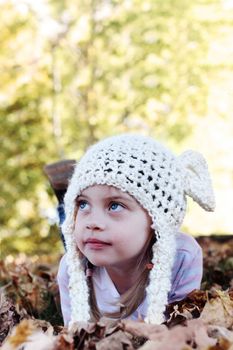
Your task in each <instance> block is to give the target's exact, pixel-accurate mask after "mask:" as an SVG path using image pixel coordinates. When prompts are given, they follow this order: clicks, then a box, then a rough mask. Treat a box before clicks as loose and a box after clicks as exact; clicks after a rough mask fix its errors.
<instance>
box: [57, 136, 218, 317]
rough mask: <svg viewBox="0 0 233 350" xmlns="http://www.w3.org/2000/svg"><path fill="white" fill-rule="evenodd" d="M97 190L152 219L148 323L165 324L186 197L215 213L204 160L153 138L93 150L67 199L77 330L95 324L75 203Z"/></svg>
mask: <svg viewBox="0 0 233 350" xmlns="http://www.w3.org/2000/svg"><path fill="white" fill-rule="evenodd" d="M95 184H99V185H100V184H106V185H111V186H115V187H117V188H119V189H121V190H122V191H126V192H127V193H129V194H130V195H132V196H133V197H134V198H135V199H136V200H137V201H138V202H139V203H140V204H141V205H142V207H143V208H144V209H146V211H147V212H148V214H149V215H150V216H151V218H152V228H153V229H154V232H155V235H156V238H157V240H156V243H155V244H154V245H153V248H152V249H153V259H152V263H153V265H154V266H153V268H152V270H151V271H150V274H149V284H148V286H147V288H146V293H147V298H148V312H147V318H146V321H147V322H150V323H155V324H159V323H162V322H163V321H164V316H163V313H164V311H165V306H166V304H167V296H168V292H169V291H170V289H171V281H170V279H171V270H172V266H173V262H174V257H175V252H176V246H175V238H176V233H177V232H178V229H179V227H180V225H181V223H182V221H183V218H184V214H185V211H186V194H187V195H189V196H190V197H192V198H193V199H194V200H195V201H196V202H197V203H198V204H200V206H201V207H202V208H204V209H205V210H208V211H213V210H214V206H215V201H214V194H213V190H212V185H211V180H210V177H209V173H208V168H207V164H206V161H205V159H204V158H203V156H202V155H201V154H199V153H197V152H194V151H187V152H184V153H183V154H182V155H181V156H179V157H175V156H174V155H173V154H172V153H171V152H170V151H169V150H168V149H166V148H165V147H164V146H162V145H161V144H160V143H158V142H156V141H155V140H153V139H152V138H149V137H144V136H139V135H132V134H124V135H120V136H114V137H110V138H107V139H105V140H103V141H101V142H99V143H97V144H96V145H94V146H92V147H90V148H89V150H88V151H87V152H86V154H85V155H84V156H83V158H82V159H81V160H80V161H79V162H78V164H77V165H76V167H75V170H74V174H73V176H72V178H71V181H70V184H69V186H68V190H67V193H66V195H65V214H66V219H65V221H64V223H63V225H62V231H63V234H64V236H65V241H66V247H67V264H68V273H69V276H70V282H69V291H70V300H71V324H72V323H73V322H76V321H84V322H85V321H88V320H89V319H90V314H91V310H90V306H89V304H88V287H87V282H86V277H85V272H84V269H83V266H82V263H81V261H80V258H79V255H78V253H77V247H76V244H75V240H74V235H73V230H74V220H75V218H74V212H75V199H76V198H77V196H79V195H80V194H81V192H82V191H83V190H84V189H85V188H87V187H89V186H92V185H95Z"/></svg>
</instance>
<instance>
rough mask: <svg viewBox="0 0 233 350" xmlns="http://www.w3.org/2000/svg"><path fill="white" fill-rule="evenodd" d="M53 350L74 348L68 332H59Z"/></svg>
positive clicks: (72, 349)
mask: <svg viewBox="0 0 233 350" xmlns="http://www.w3.org/2000/svg"><path fill="white" fill-rule="evenodd" d="M53 350H74V339H73V337H72V336H71V335H70V334H59V335H58V336H57V338H56V343H55V345H54V349H53Z"/></svg>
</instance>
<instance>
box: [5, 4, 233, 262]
mask: <svg viewBox="0 0 233 350" xmlns="http://www.w3.org/2000/svg"><path fill="white" fill-rule="evenodd" d="M221 6H222V1H220V0H212V1H211V0H194V1H192V2H190V1H188V0H166V1H164V0H156V1H154V0H148V1H141V0H133V1H127V0H119V1H116V0H112V1H107V0H87V1H74V0H69V1H65V0H59V1H55V0H53V1H52V0H51V1H50V2H49V3H46V2H42V1H36V2H33V1H27V2H24V1H10V2H9V1H3V2H1V4H0V10H1V13H2V14H3V16H2V20H1V22H0V31H1V47H0V67H1V68H0V71H1V92H0V118H1V130H2V131H1V155H0V166H1V170H2V171H1V175H0V179H1V184H2V186H1V199H0V220H1V224H2V227H1V237H2V243H1V248H2V249H1V255H2V256H5V255H8V254H10V253H13V254H14V253H18V252H21V251H24V252H26V253H28V254H35V253H38V254H40V253H53V252H55V251H56V252H57V251H58V250H62V246H61V243H60V239H59V234H58V233H57V232H58V229H57V228H56V226H55V225H54V224H53V225H49V222H48V219H47V218H46V210H49V208H50V207H51V205H53V206H55V202H53V204H52V203H51V194H52V191H51V189H50V188H49V184H48V183H47V181H46V179H45V177H44V175H43V171H42V169H43V166H44V165H45V164H46V163H49V162H53V161H56V160H58V159H60V158H64V157H70V158H71V157H72V158H73V157H75V158H77V159H78V158H79V157H80V156H81V154H82V153H83V151H84V150H85V149H86V147H87V146H88V145H90V144H91V143H93V142H94V141H96V140H98V139H100V138H102V137H104V136H106V135H111V134H116V133H119V132H125V131H136V132H142V133H145V134H151V135H152V136H156V137H157V138H159V139H165V138H166V139H167V138H169V139H170V140H171V141H170V143H172V144H174V145H179V144H180V143H181V142H182V141H183V140H184V139H185V138H187V137H188V136H189V135H191V134H192V129H193V125H194V124H195V123H198V121H199V120H200V119H201V118H203V116H204V115H205V114H206V113H207V109H208V106H207V104H208V92H209V86H208V84H209V81H208V77H209V75H210V73H211V72H212V71H213V70H214V69H218V67H217V68H216V67H215V66H214V67H213V65H212V66H211V65H210V64H209V63H208V59H207V56H208V50H209V45H210V43H211V40H212V41H213V38H214V35H215V33H216V31H217V30H218V29H219V28H220V27H221V28H222V26H224V28H228V30H229V31H230V30H232V26H233V18H232V20H231V19H230V18H224V16H222V13H223V12H221V11H222V8H221ZM231 13H232V12H231ZM226 64H227V63H226ZM53 200H54V199H53Z"/></svg>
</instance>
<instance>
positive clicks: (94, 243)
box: [85, 238, 111, 249]
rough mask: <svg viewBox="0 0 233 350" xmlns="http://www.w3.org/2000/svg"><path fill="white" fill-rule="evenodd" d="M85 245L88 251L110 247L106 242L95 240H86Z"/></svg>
mask: <svg viewBox="0 0 233 350" xmlns="http://www.w3.org/2000/svg"><path fill="white" fill-rule="evenodd" d="M85 244H86V245H87V246H88V247H89V248H90V249H102V248H105V247H107V246H110V245H111V244H110V243H108V242H104V241H101V240H99V239H96V238H88V239H87V240H86V241H85Z"/></svg>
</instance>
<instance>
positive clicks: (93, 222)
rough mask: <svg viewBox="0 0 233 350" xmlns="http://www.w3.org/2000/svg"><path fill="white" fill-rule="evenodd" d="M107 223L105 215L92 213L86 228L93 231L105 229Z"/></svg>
mask: <svg viewBox="0 0 233 350" xmlns="http://www.w3.org/2000/svg"><path fill="white" fill-rule="evenodd" d="M105 226H106V223H105V221H104V218H103V217H100V214H99V215H91V217H90V218H89V220H88V222H87V224H86V228H87V229H88V230H91V231H103V230H104V229H105Z"/></svg>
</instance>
